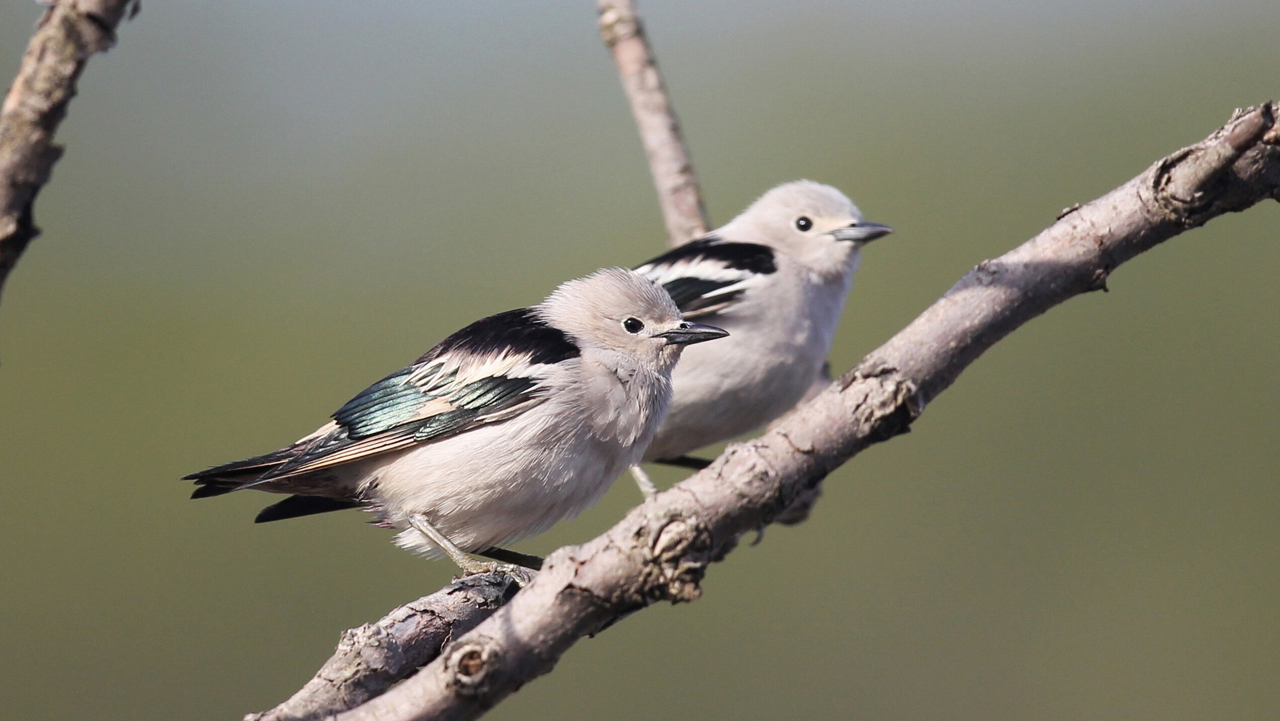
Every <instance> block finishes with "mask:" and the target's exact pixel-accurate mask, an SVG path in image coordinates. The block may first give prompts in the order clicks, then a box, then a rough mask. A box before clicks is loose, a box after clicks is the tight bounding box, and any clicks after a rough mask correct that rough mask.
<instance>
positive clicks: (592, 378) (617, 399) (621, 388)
mask: <svg viewBox="0 0 1280 721" xmlns="http://www.w3.org/2000/svg"><path fill="white" fill-rule="evenodd" d="M725 335H727V334H726V333H725V331H723V330H720V329H719V328H714V327H711V326H707V325H702V324H699V323H691V322H688V321H685V320H684V319H683V318H682V317H681V315H680V311H679V310H678V309H677V308H676V305H675V303H673V302H672V300H671V297H670V296H669V295H668V294H667V293H666V292H664V291H663V290H662V289H661V288H659V287H658V286H657V285H655V284H654V283H653V282H651V281H649V280H648V279H646V278H644V277H642V276H640V275H638V274H636V273H634V272H632V271H630V270H625V269H622V268H606V269H604V270H600V271H597V272H595V273H593V274H591V275H589V276H587V277H586V278H581V279H578V280H571V281H569V282H567V283H565V284H563V285H561V286H560V287H559V288H557V289H556V290H555V292H554V293H552V294H551V295H550V296H549V297H548V298H547V299H546V300H545V301H543V302H542V303H540V304H539V305H536V306H533V307H532V308H523V309H520V310H513V311H508V312H506V313H499V314H497V315H494V316H490V317H488V318H485V319H484V320H480V321H477V322H475V323H472V324H471V325H469V326H467V327H466V328H463V329H462V330H460V331H458V332H457V333H454V334H453V335H451V336H449V337H448V338H446V339H444V340H443V341H441V342H440V344H439V345H437V346H436V347H434V348H432V349H431V350H430V351H427V353H426V354H424V355H423V356H422V357H421V358H419V359H418V360H417V361H415V362H414V363H413V365H410V366H409V367H407V368H404V369H403V370H400V371H397V372H395V373H393V374H391V375H389V376H387V377H386V378H384V379H382V380H381V381H378V382H377V383H375V384H373V385H372V386H370V387H369V388H367V389H365V390H364V391H362V392H361V393H360V394H359V395H357V396H356V397H355V398H353V399H352V400H351V401H350V402H348V403H347V404H346V405H344V406H343V407H342V408H340V409H338V411H337V412H335V413H334V414H333V421H332V422H330V423H327V424H326V425H324V426H322V427H321V428H320V429H319V430H317V431H316V432H315V433H312V434H310V435H308V436H306V437H305V438H302V439H301V440H299V441H298V442H296V443H294V444H292V445H290V446H288V447H286V448H282V449H281V450H278V451H275V452H274V453H268V454H266V455H263V456H258V457H255V458H249V459H247V460H243V461H238V462H235V463H228V464H226V465H223V466H218V467H216V468H211V469H209V470H207V471H201V472H200V473H193V474H191V475H190V476H187V477H186V479H187V480H194V481H195V482H196V483H197V484H198V486H199V487H198V488H197V489H196V490H195V493H194V494H193V495H192V497H193V498H203V497H206V496H216V495H220V494H223V493H227V492H230V491H235V490H240V489H243V488H255V489H257V490H260V491H269V492H272V493H288V494H293V495H291V496H290V497H289V498H286V499H284V500H283V501H280V502H279V503H276V504H275V505H272V506H268V507H267V508H265V509H263V510H262V512H261V513H259V514H258V517H257V521H258V522H264V521H274V520H278V519H282V518H292V517H295V516H305V515H309V514H313V513H322V512H325V511H335V510H339V509H343V508H357V507H359V508H364V509H366V510H368V511H371V512H373V513H375V514H377V517H378V521H377V522H378V523H379V524H380V525H382V526H385V527H394V528H399V529H403V530H402V531H401V533H400V534H399V535H397V536H396V539H395V540H396V544H397V545H399V546H401V547H402V548H406V549H409V550H410V551H413V552H415V553H419V554H422V555H425V556H428V557H438V556H439V555H440V554H441V553H442V552H443V553H445V554H447V555H449V556H450V557H451V558H453V559H454V561H456V562H457V563H458V565H459V566H460V567H461V568H462V569H463V570H464V571H465V572H467V573H475V572H480V571H484V570H490V569H492V568H494V567H495V565H497V566H505V564H488V563H481V562H479V561H476V560H475V559H473V558H470V557H469V556H467V555H466V552H480V551H487V550H495V551H498V552H499V553H496V554H494V555H495V557H501V549H492V547H494V546H498V545H500V544H506V543H511V542H514V541H517V540H519V539H521V538H525V537H528V536H532V535H534V534H536V533H539V532H541V531H545V530H546V529H548V528H550V527H551V526H552V525H553V524H554V523H556V522H557V521H560V520H563V519H566V518H571V517H573V516H575V515H577V514H578V513H579V512H580V511H582V510H583V509H585V508H586V507H587V506H589V505H591V504H592V503H594V502H595V501H596V500H597V499H599V498H600V496H601V495H603V494H604V492H605V491H606V490H607V489H608V487H609V486H610V484H612V482H613V480H614V479H615V478H616V477H617V475H618V473H620V472H621V471H622V470H623V469H624V468H627V467H628V466H630V465H632V464H635V463H637V462H639V460H640V456H641V454H642V453H643V452H644V449H645V448H646V447H647V446H648V445H649V441H650V440H651V439H652V438H653V434H654V431H655V430H656V429H657V427H658V423H659V422H660V421H661V420H662V417H663V415H664V414H665V412H666V409H667V403H668V401H669V399H670V396H671V383H670V377H671V369H672V368H673V367H674V366H675V365H676V361H677V360H678V359H679V357H680V353H681V350H682V349H683V348H684V347H685V346H687V345H690V344H693V343H700V342H702V341H707V340H712V339H714V338H720V337H723V336H725ZM515 555H518V554H515ZM526 558H531V557H526Z"/></svg>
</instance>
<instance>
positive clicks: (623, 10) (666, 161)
mask: <svg viewBox="0 0 1280 721" xmlns="http://www.w3.org/2000/svg"><path fill="white" fill-rule="evenodd" d="M600 35H601V37H602V38H604V44H605V45H606V46H608V48H609V51H610V52H612V53H613V59H614V62H616V63H617V64H618V73H619V74H620V75H621V76H622V89H623V90H624V91H625V92H626V94H627V100H628V101H629V102H630V103H631V114H632V115H634V116H635V118H636V125H637V126H639V129H640V142H641V143H642V144H643V145H644V152H645V155H646V156H647V157H648V158H649V172H650V174H652V175H653V184H654V186H656V187H657V190H658V203H659V204H661V206H662V217H663V220H664V221H665V222H666V224H667V235H668V236H670V240H671V245H673V246H676V245H682V244H684V243H687V242H688V241H690V240H692V239H693V238H696V237H698V236H699V235H702V234H703V233H706V232H707V228H708V227H709V225H710V224H709V223H708V222H707V209H706V206H705V204H704V203H703V202H702V191H700V190H699V189H698V178H697V176H695V175H694V173H693V161H692V160H691V159H690V158H689V151H688V149H686V148H685V144H684V138H683V137H682V136H681V135H680V122H679V121H678V120H676V113H675V110H673V109H672V107H671V101H670V99H668V98H667V90H666V88H665V87H663V84H662V75H661V74H659V73H658V64H657V61H655V60H654V59H653V54H652V53H650V52H649V41H648V40H647V39H646V38H645V34H644V25H643V24H642V23H641V22H640V15H639V14H638V13H637V12H636V8H635V5H634V4H633V3H632V2H631V0H600Z"/></svg>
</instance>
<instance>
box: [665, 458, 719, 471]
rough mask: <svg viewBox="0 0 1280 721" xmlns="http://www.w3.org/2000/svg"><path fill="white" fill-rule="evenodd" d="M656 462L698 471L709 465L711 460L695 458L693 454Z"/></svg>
mask: <svg viewBox="0 0 1280 721" xmlns="http://www.w3.org/2000/svg"><path fill="white" fill-rule="evenodd" d="M656 463H664V464H666V465H668V466H677V467H679V468H690V469H693V470H695V471H700V470H702V469H703V468H706V467H707V466H709V465H711V461H708V460H707V459H705V458H695V457H693V456H676V457H675V458H664V459H662V460H660V461H656Z"/></svg>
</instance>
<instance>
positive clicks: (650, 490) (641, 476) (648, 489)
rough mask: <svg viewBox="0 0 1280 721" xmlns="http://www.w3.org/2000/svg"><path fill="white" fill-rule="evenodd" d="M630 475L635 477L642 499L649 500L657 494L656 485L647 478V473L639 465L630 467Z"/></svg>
mask: <svg viewBox="0 0 1280 721" xmlns="http://www.w3.org/2000/svg"><path fill="white" fill-rule="evenodd" d="M631 477H632V478H634V479H636V485H637V486H640V492H641V493H643V494H644V500H646V501H647V500H649V499H650V498H653V497H654V496H656V495H658V487H657V486H655V485H653V481H651V480H649V474H648V473H645V472H644V469H643V468H641V467H640V466H638V465H636V466H632V467H631Z"/></svg>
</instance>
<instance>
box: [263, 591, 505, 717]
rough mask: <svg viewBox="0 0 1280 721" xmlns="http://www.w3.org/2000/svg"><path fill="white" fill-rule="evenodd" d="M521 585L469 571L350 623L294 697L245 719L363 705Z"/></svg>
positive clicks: (327, 711) (310, 713)
mask: <svg viewBox="0 0 1280 721" xmlns="http://www.w3.org/2000/svg"><path fill="white" fill-rule="evenodd" d="M518 590H519V586H517V585H516V583H515V581H513V580H512V579H511V578H510V577H509V576H507V575H505V574H501V573H487V574H484V575H480V576H469V577H467V578H464V579H462V580H459V581H455V582H453V583H451V584H449V585H448V586H445V587H444V588H442V589H440V590H439V591H436V592H435V593H433V594H431V595H429V596H423V597H422V598H420V599H418V600H417V601H414V602H412V603H409V604H406V605H404V606H401V607H400V608H397V609H395V610H394V611H392V612H391V613H389V614H387V615H386V616H385V617H383V618H382V619H381V620H379V621H378V622H377V623H367V624H365V625H363V626H361V627H359V628H353V629H350V630H348V631H346V632H344V633H343V634H342V640H341V641H339V642H338V650H337V651H336V652H334V654H333V657H332V658H330V659H329V660H328V661H327V662H325V664H324V666H322V667H321V668H320V670H319V671H317V672H316V675H315V676H314V677H313V678H312V679H311V680H310V681H308V682H307V684H306V685H305V686H303V687H302V688H301V689H300V690H299V691H298V692H297V693H295V694H294V695H293V697H292V698H290V699H289V700H288V701H285V702H284V703H282V704H280V705H279V706H276V707H275V708H273V709H271V710H270V711H266V712H264V713H260V714H249V715H248V716H245V721H311V720H312V719H319V718H324V717H325V716H329V715H332V714H336V713H340V712H342V711H345V710H347V709H349V708H354V707H356V706H359V705H360V704H362V703H364V702H365V701H368V700H369V699H371V698H373V697H374V696H377V695H379V694H381V693H383V692H384V691H386V690H387V689H388V688H391V686H392V684H394V683H396V682H397V681H400V680H401V679H404V678H407V677H408V676H409V675H411V674H412V673H413V672H414V671H417V670H418V669H419V668H421V667H422V666H425V665H426V664H427V663H429V662H430V661H431V660H432V659H434V658H436V657H437V656H439V655H440V649H441V647H443V646H444V645H445V644H446V643H448V642H449V641H450V640H451V639H454V638H457V637H458V636H461V635H462V634H464V633H466V632H467V631H470V630H471V629H472V628H475V626H476V624H478V623H480V622H481V621H483V620H484V619H486V618H488V617H489V615H490V614H492V613H493V612H494V611H496V610H497V609H498V608H500V607H501V606H502V604H504V603H506V602H507V601H509V600H510V599H511V597H512V596H513V595H515V592H516V591H518Z"/></svg>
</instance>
